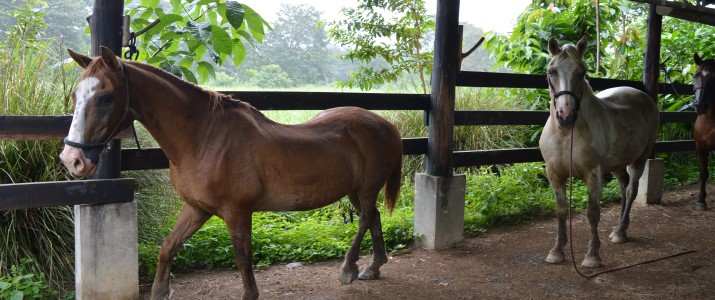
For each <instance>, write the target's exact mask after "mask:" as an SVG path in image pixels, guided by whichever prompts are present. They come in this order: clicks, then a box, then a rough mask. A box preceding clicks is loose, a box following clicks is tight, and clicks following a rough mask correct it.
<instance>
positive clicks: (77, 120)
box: [67, 77, 99, 143]
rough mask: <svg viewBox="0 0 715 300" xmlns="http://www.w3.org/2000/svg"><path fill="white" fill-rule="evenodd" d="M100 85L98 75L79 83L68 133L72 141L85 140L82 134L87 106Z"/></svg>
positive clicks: (81, 141) (82, 141) (80, 141)
mask: <svg viewBox="0 0 715 300" xmlns="http://www.w3.org/2000/svg"><path fill="white" fill-rule="evenodd" d="M98 85H99V79H97V78H96V77H87V78H85V79H82V81H80V83H79V85H77V90H76V91H75V106H74V116H73V117H72V124H71V125H70V132H69V133H68V134H67V138H68V139H69V140H70V141H74V142H77V143H84V142H85V141H84V138H83V136H82V132H84V129H85V120H84V117H85V109H86V108H87V102H89V99H92V97H93V96H94V93H95V91H96V89H97V86H98Z"/></svg>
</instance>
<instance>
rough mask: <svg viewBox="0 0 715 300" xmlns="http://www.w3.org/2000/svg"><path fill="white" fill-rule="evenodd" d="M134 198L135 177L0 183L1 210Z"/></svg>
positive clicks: (116, 201) (97, 202)
mask: <svg viewBox="0 0 715 300" xmlns="http://www.w3.org/2000/svg"><path fill="white" fill-rule="evenodd" d="M132 200H134V179H130V178H122V179H107V180H75V181H55V182H37V183H16V184H2V185H0V211H4V210H14V209H28V208H41V207H51V206H60V205H79V204H108V203H122V202H130V201H132Z"/></svg>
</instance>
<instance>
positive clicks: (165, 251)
mask: <svg viewBox="0 0 715 300" xmlns="http://www.w3.org/2000/svg"><path fill="white" fill-rule="evenodd" d="M210 217H211V214H209V213H207V212H204V211H201V210H198V209H196V208H194V207H192V206H191V205H188V204H186V205H184V208H183V209H182V210H181V214H180V215H179V219H178V220H177V221H176V224H175V225H174V229H173V230H171V233H170V234H169V236H167V237H166V239H165V240H164V243H163V244H162V245H161V250H159V264H158V266H157V267H156V275H154V284H153V285H152V287H151V299H164V297H167V296H169V273H170V272H171V262H172V260H173V259H174V256H175V255H176V252H177V251H178V250H179V246H181V244H183V243H184V241H186V239H188V238H189V237H190V236H191V235H193V234H194V233H195V232H196V231H197V230H199V228H201V225H203V224H204V223H206V220H208V219H209V218H210Z"/></svg>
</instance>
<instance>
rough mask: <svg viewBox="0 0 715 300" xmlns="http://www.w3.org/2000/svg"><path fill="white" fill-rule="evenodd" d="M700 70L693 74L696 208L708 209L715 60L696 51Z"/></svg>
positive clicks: (713, 147)
mask: <svg viewBox="0 0 715 300" xmlns="http://www.w3.org/2000/svg"><path fill="white" fill-rule="evenodd" d="M693 58H694V60H695V64H697V65H698V70H697V71H696V72H695V75H693V83H694V89H695V104H694V106H695V111H696V112H697V113H698V118H697V119H695V127H694V128H693V140H695V152H697V153H698V157H699V158H700V197H698V202H696V203H695V209H696V210H707V209H708V205H707V203H706V202H705V197H706V196H707V193H706V192H705V184H706V183H707V182H708V177H709V176H710V172H708V155H709V154H710V151H713V150H715V105H712V103H713V98H715V80H712V79H713V77H715V60H713V59H702V58H700V56H699V55H698V54H697V53H695V54H694V55H693Z"/></svg>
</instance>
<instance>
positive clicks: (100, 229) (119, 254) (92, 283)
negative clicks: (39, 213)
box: [74, 0, 139, 299]
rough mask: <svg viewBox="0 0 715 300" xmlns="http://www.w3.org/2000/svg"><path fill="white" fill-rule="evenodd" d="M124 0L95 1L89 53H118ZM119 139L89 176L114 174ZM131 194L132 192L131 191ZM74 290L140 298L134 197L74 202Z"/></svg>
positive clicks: (79, 294)
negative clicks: (109, 201) (94, 202)
mask: <svg viewBox="0 0 715 300" xmlns="http://www.w3.org/2000/svg"><path fill="white" fill-rule="evenodd" d="M123 13H124V0H95V1H94V9H93V12H92V17H91V19H90V31H91V36H92V53H91V54H92V56H98V55H100V54H101V49H100V46H105V47H107V48H109V49H111V50H112V51H114V53H122V51H121V50H122V46H121V45H122V14H123ZM120 171H121V141H120V140H118V139H115V140H112V141H111V142H110V150H109V151H108V152H107V153H105V154H103V155H102V156H100V158H99V166H98V168H97V173H96V174H95V175H94V176H92V177H91V178H93V179H110V178H118V177H119V175H120ZM129 194H130V196H129V197H133V196H134V193H133V191H132V192H130V193H129ZM74 217H75V292H76V298H77V299H138V298H139V267H138V245H137V204H136V201H130V202H127V203H115V204H104V205H75V207H74Z"/></svg>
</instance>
